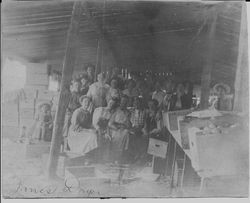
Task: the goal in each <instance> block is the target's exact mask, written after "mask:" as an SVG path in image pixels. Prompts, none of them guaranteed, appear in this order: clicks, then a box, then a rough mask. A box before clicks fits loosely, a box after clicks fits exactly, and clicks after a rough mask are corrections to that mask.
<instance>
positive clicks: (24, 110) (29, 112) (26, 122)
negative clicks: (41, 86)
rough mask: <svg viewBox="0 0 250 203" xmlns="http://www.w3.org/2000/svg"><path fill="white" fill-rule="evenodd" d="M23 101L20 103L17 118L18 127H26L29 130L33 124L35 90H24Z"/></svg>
mask: <svg viewBox="0 0 250 203" xmlns="http://www.w3.org/2000/svg"><path fill="white" fill-rule="evenodd" d="M24 91H25V100H24V101H20V108H19V118H20V127H23V126H26V127H27V128H29V127H30V126H31V125H32V123H33V122H34V117H35V98H36V97H37V92H38V91H37V90H34V89H25V90H24Z"/></svg>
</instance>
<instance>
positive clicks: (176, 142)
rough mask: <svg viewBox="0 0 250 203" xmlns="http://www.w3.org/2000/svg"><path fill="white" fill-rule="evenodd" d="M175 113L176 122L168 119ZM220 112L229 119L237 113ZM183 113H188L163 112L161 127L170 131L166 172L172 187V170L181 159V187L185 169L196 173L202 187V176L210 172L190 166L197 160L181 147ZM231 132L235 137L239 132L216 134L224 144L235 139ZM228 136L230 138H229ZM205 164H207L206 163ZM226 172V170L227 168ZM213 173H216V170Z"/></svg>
mask: <svg viewBox="0 0 250 203" xmlns="http://www.w3.org/2000/svg"><path fill="white" fill-rule="evenodd" d="M175 113H176V114H177V118H174V119H173V117H172V120H174V122H176V124H175V123H173V121H170V118H169V117H170V116H171V114H175ZM221 113H223V114H228V115H229V117H228V119H229V120H230V119H231V117H232V115H237V114H235V113H234V112H231V113H230V112H221ZM178 114H180V116H178ZM185 114H186V115H187V114H188V113H187V112H185V111H179V112H166V113H163V127H166V128H167V129H168V131H169V132H170V134H171V135H170V136H169V149H168V153H167V166H166V174H167V175H170V176H171V183H172V187H174V186H175V185H174V184H173V182H174V172H175V171H176V161H178V160H181V161H182V166H181V181H180V186H181V187H182V186H183V183H184V182H185V179H186V177H185V176H186V175H188V172H187V171H192V172H191V173H193V174H196V176H198V177H200V187H201V188H202V185H203V180H204V178H207V176H208V175H207V174H210V173H207V172H206V171H204V172H199V171H198V172H196V170H195V169H194V167H193V166H192V165H193V164H196V161H197V160H193V159H195V156H194V155H193V153H192V151H191V150H190V149H183V147H182V138H181V134H180V131H179V129H180V126H179V120H180V119H182V118H183V115H185ZM223 119H224V117H223V118H222V120H223ZM171 125H172V126H171ZM173 126H174V127H173ZM243 126H244V125H243ZM229 130H231V131H232V129H230V128H229ZM240 130H242V129H240ZM242 133H243V132H242ZM224 134H225V133H224ZM231 134H233V135H237V137H238V134H239V132H238V133H235V132H234V131H232V132H230V133H229V132H228V133H226V134H225V135H224V137H223V136H222V135H220V136H219V135H218V136H219V137H217V139H220V140H221V139H224V140H225V141H226V142H222V143H221V145H223V146H224V145H226V143H227V142H231V140H234V139H237V137H235V136H229V135H231ZM228 136H229V137H228ZM231 137H232V138H231ZM240 137H244V136H239V137H238V138H240ZM229 138H231V139H229ZM234 142H236V141H235V140H234ZM241 142H242V141H241ZM204 147H205V146H204ZM208 147H209V146H208ZM210 148H211V146H210ZM210 148H209V149H207V148H206V149H204V150H207V151H209V150H212V149H213V147H212V148H211V149H210ZM217 148H218V147H217ZM220 148H221V147H219V148H218V149H220ZM224 148H225V147H224ZM241 148H243V147H241ZM245 148H246V147H245ZM191 149H192V148H191ZM226 149H227V148H225V150H224V151H223V152H227V150H226ZM237 149H238V148H237ZM204 150H203V151H204ZM178 151H179V152H178ZM229 151H230V150H229ZM231 151H232V150H231ZM231 151H230V152H231ZM238 151H242V152H241V153H244V150H242V149H241V150H238ZM245 151H246V150H245ZM178 153H179V155H178ZM180 154H183V156H182V157H181V158H180ZM210 154H211V153H210ZM204 156H205V154H204ZM196 158H197V157H196ZM206 159H207V158H206ZM210 159H211V158H210ZM210 159H209V160H210ZM213 160H217V159H216V157H214V158H212V159H211V160H210V162H211V161H213ZM228 160H229V161H230V160H231V159H230V157H229V158H228ZM192 161H193V162H194V163H193V164H192ZM205 162H206V161H205ZM202 163H204V160H202ZM230 163H232V160H231V162H230ZM203 165H204V164H203ZM205 165H207V163H206V164H205ZM215 165H216V164H215ZM217 165H218V164H217ZM210 166H213V164H211V163H210ZM214 168H215V169H216V167H214ZM196 169H197V167H196ZM227 172H228V170H227ZM214 174H216V172H215V173H214ZM222 174H224V172H223V173H222ZM225 174H226V173H225ZM189 181H190V179H189ZM191 182H192V181H191Z"/></svg>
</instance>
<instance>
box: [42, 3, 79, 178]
mask: <svg viewBox="0 0 250 203" xmlns="http://www.w3.org/2000/svg"><path fill="white" fill-rule="evenodd" d="M82 11H83V4H82V2H80V1H79V2H75V3H74V6H73V11H72V17H71V23H70V27H69V31H68V36H67V42H66V53H65V56H64V63H63V71H62V82H61V88H60V96H59V102H58V107H57V111H56V116H55V121H54V128H53V134H52V141H51V148H50V155H49V160H48V168H47V175H48V178H55V177H56V169H57V162H58V157H59V153H60V148H61V144H62V130H63V124H64V117H65V112H66V108H67V106H68V103H69V99H70V83H71V79H72V74H73V69H74V65H75V60H76V52H77V48H78V44H79V43H78V33H79V28H80V19H81V14H82Z"/></svg>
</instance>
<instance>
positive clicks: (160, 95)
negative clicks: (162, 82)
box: [152, 91, 165, 105]
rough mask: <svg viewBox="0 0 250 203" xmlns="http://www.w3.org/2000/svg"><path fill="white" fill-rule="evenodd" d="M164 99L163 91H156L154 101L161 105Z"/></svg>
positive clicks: (153, 95)
mask: <svg viewBox="0 0 250 203" xmlns="http://www.w3.org/2000/svg"><path fill="white" fill-rule="evenodd" d="M164 97H165V93H164V92H163V91H159V92H157V91H154V92H153V94H152V99H156V100H157V101H158V103H159V105H161V104H162V102H163V99H164Z"/></svg>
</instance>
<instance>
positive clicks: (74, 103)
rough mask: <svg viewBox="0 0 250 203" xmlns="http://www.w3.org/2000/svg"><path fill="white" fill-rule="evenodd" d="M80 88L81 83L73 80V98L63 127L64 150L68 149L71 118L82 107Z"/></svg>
mask: <svg viewBox="0 0 250 203" xmlns="http://www.w3.org/2000/svg"><path fill="white" fill-rule="evenodd" d="M80 87H81V83H80V81H79V80H73V82H72V88H71V97H70V100H69V104H68V108H67V110H66V114H65V120H64V126H63V137H64V150H67V149H68V146H67V137H68V133H69V127H70V124H71V117H72V115H73V112H74V111H75V110H76V109H77V108H79V107H80V106H81V104H80V102H79V98H80V96H81V95H80Z"/></svg>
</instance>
